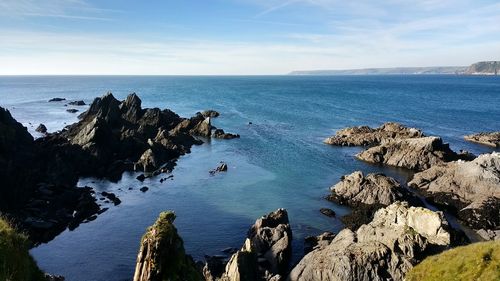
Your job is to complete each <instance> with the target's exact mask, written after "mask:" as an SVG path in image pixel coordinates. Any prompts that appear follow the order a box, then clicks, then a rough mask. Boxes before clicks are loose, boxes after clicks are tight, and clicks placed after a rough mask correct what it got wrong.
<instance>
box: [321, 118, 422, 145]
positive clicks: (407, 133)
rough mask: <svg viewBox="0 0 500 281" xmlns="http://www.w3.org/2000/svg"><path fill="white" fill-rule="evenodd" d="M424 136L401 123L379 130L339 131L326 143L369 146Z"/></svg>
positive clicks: (360, 127)
mask: <svg viewBox="0 0 500 281" xmlns="http://www.w3.org/2000/svg"><path fill="white" fill-rule="evenodd" d="M423 136H424V134H423V133H422V132H421V131H420V130H418V129H415V128H408V127H405V126H403V125H401V124H399V123H393V122H388V123H385V124H383V125H382V126H380V127H378V128H370V127H368V126H359V127H350V128H345V129H342V130H340V131H337V132H336V133H335V135H334V136H332V137H329V138H327V139H325V140H324V143H326V144H330V145H339V146H359V145H362V146H368V145H376V144H380V143H381V142H383V141H387V140H391V139H406V138H417V137H423Z"/></svg>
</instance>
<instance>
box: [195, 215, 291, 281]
mask: <svg viewBox="0 0 500 281" xmlns="http://www.w3.org/2000/svg"><path fill="white" fill-rule="evenodd" d="M291 243H292V230H291V228H290V224H289V222H288V214H287V212H286V210H284V209H278V210H276V211H274V212H272V213H270V214H268V215H266V216H263V217H262V218H260V219H258V220H257V221H256V222H255V224H254V225H253V226H252V227H251V228H250V230H249V231H248V237H247V239H246V240H245V243H244V245H243V247H242V248H241V250H239V251H237V252H236V253H235V254H234V255H232V256H231V258H230V260H229V262H228V263H227V265H226V268H225V271H224V273H223V274H222V276H215V279H214V280H224V281H226V280H227V281H229V280H230V281H245V280H282V278H283V277H284V276H285V274H286V272H287V269H288V265H289V262H290V258H291V253H292V252H291V251H292V249H291ZM206 270H209V268H208V266H205V271H206ZM210 275H211V276H214V274H213V273H211V274H210Z"/></svg>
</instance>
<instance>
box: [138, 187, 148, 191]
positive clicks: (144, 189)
mask: <svg viewBox="0 0 500 281" xmlns="http://www.w3.org/2000/svg"><path fill="white" fill-rule="evenodd" d="M139 190H140V191H142V192H146V191H148V190H149V188H148V187H147V186H143V187H141V188H140V189H139Z"/></svg>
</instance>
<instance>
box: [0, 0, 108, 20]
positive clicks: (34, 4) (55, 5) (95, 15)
mask: <svg viewBox="0 0 500 281" xmlns="http://www.w3.org/2000/svg"><path fill="white" fill-rule="evenodd" d="M109 12H117V11H116V10H109V9H100V8H96V7H94V6H92V5H90V4H89V3H88V2H86V1H84V0H43V1H38V0H0V15H1V16H5V17H17V18H25V17H48V18H61V19H73V20H75V19H76V20H98V21H108V20H111V19H110V18H109V17H106V16H105V14H106V13H109Z"/></svg>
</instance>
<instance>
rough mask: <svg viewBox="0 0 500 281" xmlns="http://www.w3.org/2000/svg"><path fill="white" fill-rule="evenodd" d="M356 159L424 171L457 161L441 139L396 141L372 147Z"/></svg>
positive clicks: (456, 156)
mask: <svg viewBox="0 0 500 281" xmlns="http://www.w3.org/2000/svg"><path fill="white" fill-rule="evenodd" d="M356 157H357V158H358V159H360V160H363V161H366V162H370V163H376V164H386V165H389V166H395V167H402V168H407V169H410V170H415V171H423V170H426V169H428V168H430V167H431V166H433V165H438V164H443V163H445V162H449V161H453V160H457V159H459V158H460V155H458V154H457V153H455V152H453V151H452V150H451V149H450V148H449V145H448V144H445V143H443V141H442V140H441V138H439V137H423V138H409V139H394V140H388V141H385V142H382V143H381V144H380V145H377V146H374V147H371V148H369V149H367V150H365V151H363V152H361V153H359V154H357V155H356Z"/></svg>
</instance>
